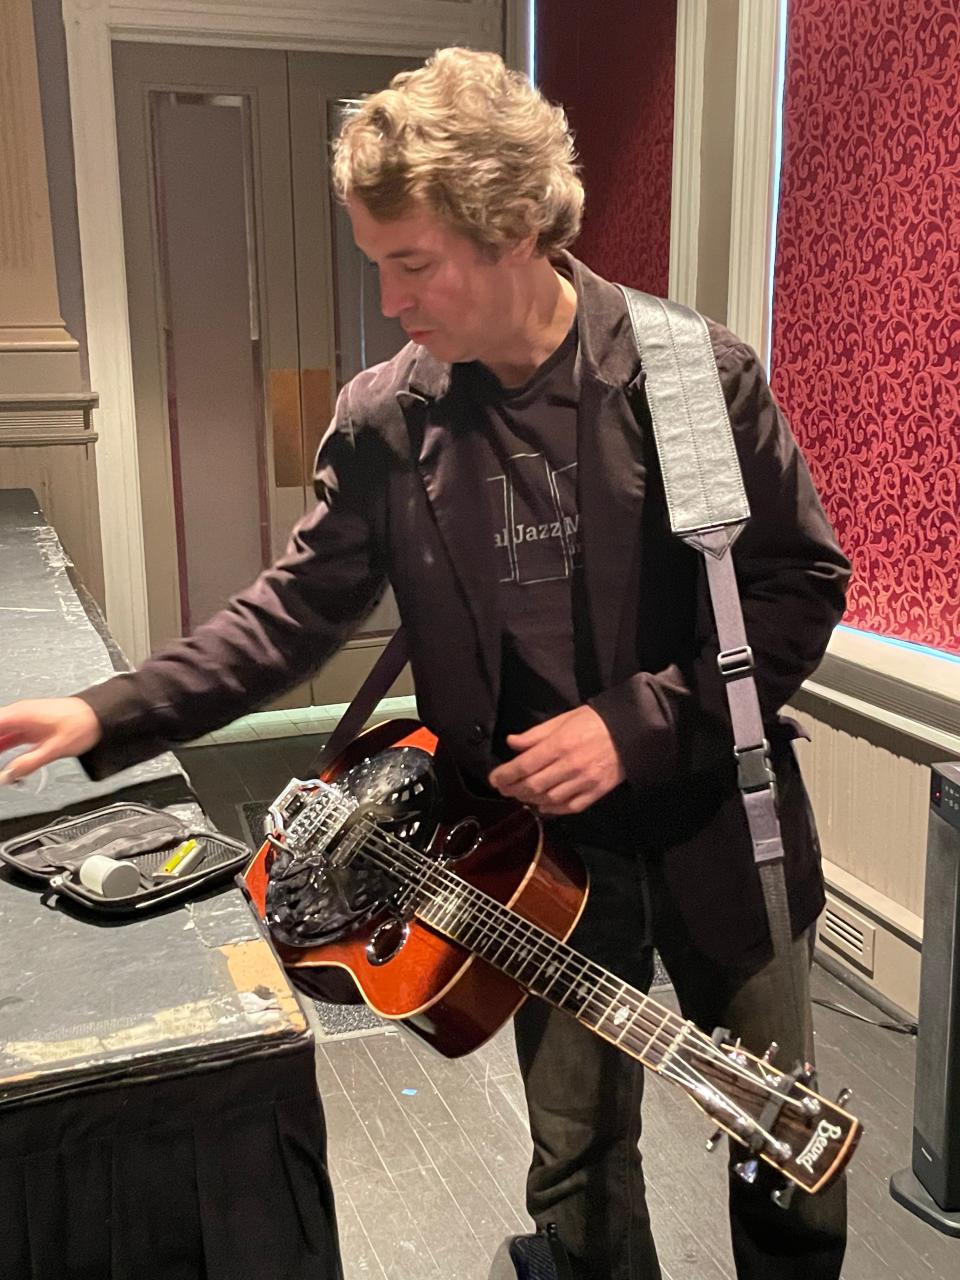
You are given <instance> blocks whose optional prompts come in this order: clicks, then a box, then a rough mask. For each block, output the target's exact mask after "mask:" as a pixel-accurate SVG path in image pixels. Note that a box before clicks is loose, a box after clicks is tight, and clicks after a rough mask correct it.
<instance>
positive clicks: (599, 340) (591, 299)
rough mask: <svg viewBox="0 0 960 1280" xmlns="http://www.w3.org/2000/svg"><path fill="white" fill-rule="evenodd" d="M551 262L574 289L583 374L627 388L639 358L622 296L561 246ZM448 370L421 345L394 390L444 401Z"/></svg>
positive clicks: (633, 381) (633, 376) (634, 380)
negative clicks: (400, 384) (407, 373)
mask: <svg viewBox="0 0 960 1280" xmlns="http://www.w3.org/2000/svg"><path fill="white" fill-rule="evenodd" d="M554 266H555V267H556V269H557V270H558V271H559V272H560V273H561V274H562V275H565V276H566V277H567V279H568V280H571V281H572V282H573V287H574V289H576V291H577V323H578V326H579V346H580V351H579V361H580V366H581V368H580V372H581V376H582V375H583V374H584V373H586V374H587V376H588V377H590V378H592V379H593V380H595V381H599V382H602V383H604V384H606V385H607V386H611V387H621V388H629V387H630V386H631V384H633V383H635V382H637V381H638V374H639V372H640V359H639V356H638V355H637V353H636V349H635V347H634V344H633V340H632V338H631V337H630V334H629V324H630V321H629V318H628V316H627V312H626V306H625V304H624V301H623V294H622V293H621V292H620V290H619V289H618V288H617V286H616V285H614V284H610V282H609V281H607V280H603V279H601V277H600V276H598V275H596V274H595V273H594V272H593V271H591V270H590V268H589V267H587V266H585V265H584V264H583V263H582V262H580V261H579V259H577V258H575V257H574V256H573V254H571V253H567V252H566V251H565V250H564V251H563V252H561V253H560V254H558V255H557V257H556V258H555V259H554ZM452 368H453V367H452V365H449V364H444V363H443V362H442V361H440V360H437V359H435V357H434V356H432V355H431V354H430V352H429V351H427V350H426V349H425V348H424V347H421V348H420V349H419V352H418V354H417V357H416V359H415V361H414V363H413V365H412V367H411V371H410V377H409V381H408V384H407V386H406V387H405V388H403V389H402V390H401V391H400V392H399V393H398V394H399V395H400V396H403V395H404V394H405V393H412V394H413V395H415V396H421V397H422V398H423V399H425V400H442V399H443V397H444V396H445V395H446V394H447V392H448V391H449V389H450V380H451V376H452Z"/></svg>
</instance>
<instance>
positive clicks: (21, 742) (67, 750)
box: [0, 698, 102, 783]
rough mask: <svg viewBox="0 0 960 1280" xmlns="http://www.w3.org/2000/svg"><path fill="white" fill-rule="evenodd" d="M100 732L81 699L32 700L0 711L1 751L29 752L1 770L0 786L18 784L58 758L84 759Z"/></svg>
mask: <svg viewBox="0 0 960 1280" xmlns="http://www.w3.org/2000/svg"><path fill="white" fill-rule="evenodd" d="M101 732H102V731H101V728H100V721H99V720H98V719H97V717H96V715H95V714H94V712H93V710H92V708H90V707H89V706H88V705H87V703H85V702H84V701H83V699H82V698H34V699H31V700H29V701H26V702H14V703H12V704H11V705H10V706H9V707H0V751H9V750H10V748H11V747H23V746H27V747H30V748H31V750H29V751H25V752H24V753H23V755H19V756H17V757H16V759H14V760H11V761H10V763H9V764H8V765H7V766H6V768H5V769H3V770H0V783H3V782H19V781H20V779H21V778H25V777H26V776H27V775H28V774H30V773H33V772H34V770H36V769H39V768H40V767H41V765H45V764H49V763H50V761H51V760H59V759H60V758H61V756H79V755H83V753H84V752H85V751H89V750H90V748H91V747H95V746H96V745H97V743H98V742H99V741H100V736H101Z"/></svg>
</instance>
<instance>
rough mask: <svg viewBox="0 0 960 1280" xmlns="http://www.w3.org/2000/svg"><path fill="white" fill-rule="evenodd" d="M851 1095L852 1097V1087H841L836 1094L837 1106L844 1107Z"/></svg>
mask: <svg viewBox="0 0 960 1280" xmlns="http://www.w3.org/2000/svg"><path fill="white" fill-rule="evenodd" d="M852 1097H853V1090H852V1089H841V1090H840V1092H839V1093H838V1094H837V1106H838V1107H845V1106H846V1105H847V1103H848V1102H849V1101H850V1099H851V1098H852Z"/></svg>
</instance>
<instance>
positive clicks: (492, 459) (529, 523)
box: [461, 320, 630, 845]
mask: <svg viewBox="0 0 960 1280" xmlns="http://www.w3.org/2000/svg"><path fill="white" fill-rule="evenodd" d="M577 347H578V331H577V323H576V320H574V323H573V325H572V326H571V328H570V331H569V333H568V334H567V336H566V337H565V338H564V340H563V342H562V343H561V344H560V346H559V347H558V348H557V350H556V351H554V353H553V354H552V355H551V356H549V357H548V359H547V360H546V361H544V363H543V364H542V365H541V366H540V367H539V369H537V370H536V372H535V373H534V374H533V376H532V377H531V378H530V379H529V381H527V382H526V383H524V384H523V386H521V387H510V388H507V387H504V386H503V385H502V383H501V382H500V380H499V379H498V378H497V377H496V376H495V375H494V374H493V373H492V372H491V371H490V370H489V369H487V368H486V367H485V366H484V365H481V364H472V365H469V366H461V372H462V374H463V375H464V377H465V379H466V381H467V389H468V394H469V395H470V396H471V398H472V399H473V400H474V402H475V403H476V404H477V405H478V406H479V407H480V409H481V411H482V422H483V430H482V433H481V434H482V438H481V439H480V440H478V442H477V445H478V456H479V457H480V458H481V459H482V471H481V475H480V481H481V483H483V484H484V486H485V488H486V491H487V497H488V502H489V510H490V514H491V522H490V524H491V528H492V530H493V541H492V545H491V546H490V549H489V554H490V572H491V573H492V574H493V575H495V576H496V579H497V582H498V587H499V589H498V603H499V611H500V625H501V645H502V653H501V670H500V702H499V706H498V714H497V725H496V730H495V733H494V739H493V744H492V747H493V755H494V757H495V758H496V759H497V760H501V761H503V760H508V759H510V758H512V756H513V754H514V753H513V752H512V751H511V750H510V749H509V748H508V747H507V745H506V737H507V734H509V733H521V732H523V731H524V730H525V729H529V728H531V727H532V726H533V725H536V724H540V723H542V722H543V721H545V720H549V719H551V718H552V717H554V716H557V715H560V714H561V713H562V712H564V711H569V710H571V709H572V708H574V707H578V706H580V705H582V704H583V703H584V702H586V701H587V699H588V698H590V697H592V696H594V695H595V694H597V693H599V692H600V683H599V678H598V676H597V671H596V660H595V656H594V649H593V640H592V636H591V633H590V623H589V618H588V613H587V609H586V605H585V600H584V594H583V592H584V587H583V561H582V554H581V542H580V512H579V507H578V502H577V404H578V400H579V391H578V387H577ZM629 807H630V799H629V796H628V795H627V791H626V788H625V787H622V788H618V789H617V792H616V793H614V794H613V795H612V796H610V797H607V798H606V799H604V800H602V801H601V802H600V803H599V804H597V805H595V806H593V807H592V808H591V810H590V811H589V813H588V814H587V815H582V816H581V817H580V818H578V819H577V820H576V823H575V824H574V825H575V829H571V835H574V836H575V837H576V838H580V839H583V840H586V841H589V842H594V843H602V844H607V845H610V844H617V845H619V844H622V843H625V842H626V843H629V835H628V826H629V819H628V816H627V815H628V813H629ZM565 821H566V820H565Z"/></svg>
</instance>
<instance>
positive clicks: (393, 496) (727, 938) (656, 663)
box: [81, 257, 849, 963]
mask: <svg viewBox="0 0 960 1280" xmlns="http://www.w3.org/2000/svg"><path fill="white" fill-rule="evenodd" d="M566 263H567V266H566V269H567V270H568V271H569V273H570V274H571V276H572V279H573V282H574V285H575V287H576V290H577V298H578V316H579V332H580V353H579V356H578V362H577V377H578V381H579V394H580V399H579V410H578V477H579V479H578V484H579V494H578V497H579V510H580V527H581V532H582V540H583V556H584V579H585V589H586V596H587V602H588V612H589V623H590V626H591V629H592V635H593V641H594V648H595V652H596V657H597V661H598V666H599V671H600V677H601V682H602V686H603V691H602V692H601V693H600V694H599V695H598V696H597V697H596V698H594V699H592V700H591V701H592V705H593V706H594V707H595V708H596V710H597V711H598V712H599V713H600V715H601V716H602V717H603V718H604V720H605V721H606V723H607V725H608V726H609V728H610V731H611V733H612V735H613V738H614V741H615V742H616V745H617V747H618V750H619V752H620V755H621V758H622V760H623V763H624V767H625V769H626V772H627V776H628V780H629V782H630V785H631V786H632V788H633V789H634V791H635V793H636V795H637V799H638V801H639V809H640V814H641V827H642V832H641V846H642V853H643V854H644V856H647V857H651V858H661V859H662V860H663V865H664V872H665V875H666V877H667V880H668V883H669V884H670V886H671V890H672V892H673V893H674V895H675V897H676V899H677V901H678V903H679V905H680V907H681V909H682V911H683V914H684V916H685V918H686V920H687V923H688V926H689V928H690V930H691V933H692V935H693V937H694V939H695V940H696V941H697V943H698V945H699V946H700V947H701V948H702V949H703V950H704V951H705V952H706V953H707V954H708V955H712V956H714V957H715V958H716V959H718V960H721V961H723V962H726V963H738V962H740V961H744V962H747V963H750V962H752V961H753V960H754V959H756V958H758V957H760V956H761V955H763V954H764V953H765V951H766V948H767V945H768V944H767V937H766V924H765V916H764V910H763V904H762V897H761V894H760V889H759V882H758V879H757V876H756V872H755V871H754V869H753V866H752V853H751V846H750V840H749V835H748V832H747V827H746V821H745V818H744V815H743V811H742V806H741V804H740V799H739V794H738V792H737V789H736V777H735V769H734V766H733V756H732V736H731V731H730V727H729V719H728V715H727V710H726V704H725V699H724V693H723V689H722V685H721V681H720V678H719V674H718V671H717V667H716V654H717V644H716V637H715V634H714V631H713V626H712V622H711V619H710V613H709V606H708V603H707V598H706V589H705V582H704V578H703V573H702V569H701V566H700V563H699V556H698V554H697V553H696V552H694V551H692V550H690V549H689V548H688V547H686V546H685V545H684V544H682V543H680V542H679V541H678V540H677V539H676V538H674V537H673V535H672V534H671V532H670V529H669V525H668V522H667V518H666V508H665V503H664V497H663V490H662V484H661V480H660V474H659V468H658V465H657V458H656V452H655V448H654V443H653V435H652V429H651V425H650V418H649V411H648V409H647V406H646V400H645V396H644V392H643V380H644V378H643V371H642V370H641V368H640V361H639V357H638V355H637V352H636V349H635V346H634V343H633V339H632V336H631V332H630V328H629V323H628V320H627V317H626V307H625V304H624V301H623V298H622V295H621V294H620V292H619V290H618V289H617V288H616V287H615V286H613V285H611V284H609V283H608V282H606V281H604V280H601V279H600V278H599V277H598V276H596V275H594V274H593V273H592V272H590V271H589V270H588V269H587V268H586V267H584V266H583V265H582V264H581V263H579V262H577V261H576V260H575V259H572V258H569V257H567V258H566ZM711 337H712V341H713V345H714V353H715V356H716V360H717V366H718V370H719V374H720V380H721V384H722V387H723V391H724V395H725V398H726V401H727V405H728V408H729V412H730V418H731V422H732V425H733V431H734V438H735V441H736V446H737V451H738V455H739V458H740V463H741V467H742V470H743V477H744V484H745V487H746V491H747V497H748V499H749V502H750V507H751V512H752V518H751V520H750V523H749V524H748V526H747V528H746V529H745V530H744V532H743V534H742V535H741V536H740V538H739V539H738V541H737V543H736V545H735V549H734V562H735V565H736V569H737V576H738V579H739V583H740V589H741V596H742V600H743V610H744V618H745V622H746V628H747V634H748V638H749V641H750V644H751V646H752V648H753V650H754V655H755V658H756V662H757V687H758V691H759V695H760V700H761V706H762V709H763V712H764V718H765V720H766V722H767V724H768V736H769V737H770V739H771V742H772V744H773V751H774V759H775V765H776V768H777V774H778V780H779V791H780V812H781V823H782V826H783V832H784V842H785V847H786V853H787V880H788V887H789V890H790V897H791V909H792V913H793V919H794V927H795V929H796V930H800V929H802V928H804V927H806V926H807V925H808V924H809V923H810V922H811V921H812V920H813V919H814V918H815V916H816V915H817V914H818V912H819V911H820V909H821V908H822V905H823V886H822V879H821V876H820V869H819V849H818V846H817V838H816V833H815V829H814V826H813V820H812V816H811V814H810V811H809V805H808V803H807V798H806V793H805V791H804V789H803V784H802V782H801V780H800V776H799V773H798V771H797V767H796V764H795V762H794V759H793V754H792V750H791V749H790V746H789V739H790V737H791V736H792V731H791V730H790V729H789V727H787V726H785V725H783V724H782V723H781V722H780V721H779V719H778V714H777V713H778V712H779V710H780V708H781V707H782V706H783V704H784V703H785V702H787V701H788V700H789V699H790V698H791V696H792V695H793V694H794V693H795V692H796V690H797V689H798V688H799V686H800V684H801V683H802V682H803V680H804V679H805V678H806V677H807V676H808V675H809V674H810V673H811V672H812V671H813V670H814V668H815V667H816V666H817V664H818V662H819V661H820V658H821V657H822V655H823V652H824V649H825V647H826V644H827V640H828V638H829V635H830V633H831V631H832V629H833V627H834V625H835V624H836V622H837V621H838V620H839V618H840V616H841V614H842V611H843V604H844V588H845V584H846V581H847V578H848V574H849V566H848V563H847V561H846V560H845V558H844V556H843V555H842V554H841V552H840V550H839V548H838V546H837V544H836V541H835V539H834V536H833V533H832V531H831V529H830V527H829V524H828V522H827V520H826V517H825V516H824V513H823V510H822V508H821V505H820V502H819V500H818V498H817V495H816V493H815V491H814V489H813V485H812V483H811V480H810V477H809V473H808V471H807V468H806V465H805V463H804V461H803V458H802V456H801V455H800V452H799V450H798V449H797V446H796V443H795V441H794V439H793V436H792V434H791V432H790V429H789V427H788V425H787V423H786V421H785V419H784V418H783V416H782V414H781V413H780V412H779V410H778V408H777V406H776V404H775V402H774V400H773V398H772V396H771V393H770V390H769V388H768V386H767V382H766V378H765V377H764V374H763V370H762V368H761V366H760V364H759V361H758V360H757V358H756V356H755V355H754V353H753V352H752V351H751V350H750V348H749V347H747V346H745V345H744V344H743V343H741V342H739V341H738V340H737V339H736V338H735V337H734V336H733V335H732V334H731V333H729V331H727V330H726V329H724V328H723V327H722V326H719V325H711ZM476 412H477V410H476V408H475V406H473V405H472V404H470V403H469V402H468V401H467V400H466V399H465V397H464V394H463V393H462V391H461V390H460V387H459V383H458V379H457V378H456V377H455V376H452V371H451V368H450V366H448V365H442V364H440V363H439V362H437V361H436V360H434V359H433V357H431V356H430V355H429V354H428V353H427V352H426V351H424V350H423V349H422V348H420V347H417V346H415V345H413V344H409V345H408V346H406V347H405V348H404V349H403V350H402V351H401V352H400V353H399V354H398V355H397V356H395V357H394V359H393V360H391V361H389V362H387V363H386V364H383V365H379V366H377V367H376V368H373V369H370V370H367V371H365V372H363V373H361V374H360V375H358V376H357V377H356V378H354V379H353V381H352V382H351V383H349V384H348V385H347V386H346V387H345V388H344V389H343V391H342V392H341V394H340V398H339V400H338V404H337V411H336V416H335V419H334V422H333V424H332V425H331V427H330V429H329V431H328V433H327V435H326V437H325V439H324V441H323V444H322V445H321V448H320V451H319V454H318V459H317V467H316V473H315V486H316V491H317V496H318V499H319V501H318V504H317V506H316V507H315V509H314V510H313V511H312V512H311V513H310V514H309V515H307V516H306V517H305V518H304V519H303V520H302V521H301V522H300V523H299V524H298V525H297V527H296V529H295V530H294V533H293V535H292V539H291V542H290V545H289V547H288V550H287V552H286V554H285V555H284V557H283V558H282V559H281V560H279V561H278V562H277V563H276V564H275V565H273V566H272V567H271V568H270V569H268V570H266V571H265V572H264V573H263V574H261V575H260V577H259V578H258V579H257V581H256V582H255V583H254V584H253V585H252V586H251V587H250V588H249V589H248V590H246V591H244V592H243V593H242V594H240V595H239V596H237V597H236V598H235V599H234V600H233V601H232V602H231V605H230V607H229V608H228V609H226V610H224V611H223V612H221V613H219V614H218V615H216V617H214V618H213V619H212V620H211V621H210V622H209V623H207V624H206V625H205V626H203V627H201V628H200V629H199V630H198V631H196V632H195V633H194V634H193V635H192V636H191V637H189V638H188V639H186V640H184V641H182V642H180V643H179V644H177V645H174V646H173V647H171V648H170V649H167V650H166V651H165V652H163V653H161V654H159V655H157V656H155V657H153V658H151V659H150V660H149V661H148V662H147V663H145V664H144V666H143V667H142V668H140V670H138V671H137V672H134V673H131V674H129V675H121V676H118V677H115V678H114V679H112V680H110V681H108V682H107V683H106V684H102V685H98V686H95V687H94V688H92V689H89V690H86V691H85V692H84V693H83V694H82V695H81V696H83V697H84V698H85V699H86V701H87V702H88V703H89V704H90V705H91V706H92V707H93V709H94V711H95V712H96V713H97V715H98V717H99V718H100V721H101V723H102V725H103V728H104V737H103V740H102V742H101V743H100V744H99V745H98V747H97V748H95V749H94V751H92V752H91V753H90V754H89V755H88V756H87V757H86V758H85V760H84V763H85V766H86V767H87V769H88V771H89V772H91V773H92V774H93V776H95V777H100V776H103V775H104V774H107V773H110V772H112V771H114V770H116V769H119V768H121V767H123V766H124V765H128V764H131V763H133V762H134V761H136V760H139V759H144V758H146V757H147V756H149V755H152V754H155V753H156V752H158V751H160V750H161V749H163V748H164V747H167V746H169V745H170V744H171V743H176V742H182V741H187V740H189V739H191V738H194V737H197V736H199V735H200V734H202V733H204V732H207V731H209V730H211V729H213V728H215V727H217V726H219V725H222V724H225V723H227V722H228V721H230V720H232V719H234V718H236V717H237V716H239V715H241V714H243V713H245V712H247V711H249V710H251V709H252V708H253V707H254V706H256V705H260V704H262V703H264V702H266V701H268V700H269V699H270V698H272V697H273V696H275V695H276V694H277V693H279V692H280V691H281V690H283V689H285V688H288V687H291V686H292V685H294V684H296V683H298V682H299V681H300V680H302V679H303V678H304V677H306V676H307V675H308V674H309V672H310V671H312V670H314V669H315V668H316V667H318V666H319V665H320V664H321V663H322V662H323V661H324V660H325V659H326V658H327V657H329V656H330V655H331V654H332V653H333V652H334V651H335V649H336V648H337V647H338V646H339V645H340V644H341V643H342V642H343V641H344V640H345V639H346V638H347V637H348V636H349V634H350V632H351V630H352V628H353V627H354V626H355V625H356V624H357V622H358V621H359V620H360V619H361V618H362V617H363V616H364V614H365V613H366V612H367V611H368V610H369V609H370V608H371V607H372V604H373V603H374V602H375V600H376V599H377V597H378V595H379V593H380V591H381V590H382V588H383V585H384V583H385V582H386V581H389V582H390V584H391V585H392V587H393V590H394V592H395V594H396V598H397V603H398V606H399V609H400V614H401V617H402V619H403V622H404V624H405V626H406V628H407V632H408V636H409V642H410V652H411V666H412V670H413V674H414V681H415V685H416V690H417V701H418V706H419V711H420V715H421V717H422V718H423V720H424V722H425V723H426V724H427V725H428V726H429V727H430V728H431V729H432V730H433V731H434V732H436V733H437V734H438V735H439V736H440V737H441V738H442V739H443V740H444V741H445V743H446V744H447V746H448V747H449V749H450V750H451V751H452V753H453V755H454V757H455V758H456V759H457V761H458V762H459V764H460V766H461V768H462V769H463V770H464V771H465V772H466V773H467V774H470V775H473V776H476V777H483V776H485V774H486V772H487V771H488V769H489V768H490V765H491V760H490V754H489V749H490V739H491V735H492V732H493V728H494V724H495V720H496V711H497V701H498V691H499V655H500V634H499V623H498V618H497V610H496V583H495V582H494V581H493V577H492V575H491V574H489V573H488V572H487V566H488V564H489V560H488V554H487V553H488V549H489V547H490V546H491V545H492V532H491V527H490V517H489V514H488V512H487V510H486V507H485V505H484V494H483V492H482V487H481V486H479V485H478V486H476V489H475V491H472V490H471V489H470V487H469V486H464V485H463V483H462V477H463V476H464V475H468V476H469V475H471V474H475V471H474V470H473V458H472V444H471V441H472V439H473V433H472V432H470V431H465V430H463V429H462V427H463V424H464V422H465V421H467V420H468V419H469V416H470V415H472V414H474V413H476ZM458 427H459V428H460V429H458ZM454 477H458V479H459V482H458V483H454V479H453V478H454Z"/></svg>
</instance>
